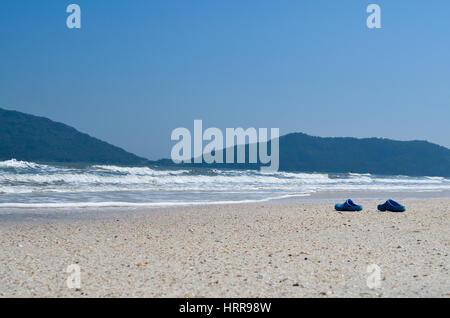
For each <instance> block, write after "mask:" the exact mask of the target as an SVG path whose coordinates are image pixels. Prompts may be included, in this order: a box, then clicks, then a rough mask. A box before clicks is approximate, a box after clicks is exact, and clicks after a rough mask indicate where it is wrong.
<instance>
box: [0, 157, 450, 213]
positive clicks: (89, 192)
mask: <svg viewBox="0 0 450 318" xmlns="http://www.w3.org/2000/svg"><path fill="white" fill-rule="evenodd" d="M358 191H359V192H361V193H386V192H388V193H389V192H403V193H409V194H411V196H412V197H414V194H419V193H435V194H436V193H437V194H439V193H442V194H443V195H442V196H443V197H445V196H447V194H448V193H450V179H446V178H443V177H409V176H379V175H371V174H357V173H342V174H327V173H302V172H281V171H280V172H274V173H263V172H260V171H257V170H221V169H211V168H182V167H176V166H172V167H163V166H151V167H119V166H112V165H89V166H70V165H61V164H58V165H51V164H38V163H33V162H26V161H17V160H14V159H12V160H8V161H1V162H0V208H14V207H17V208H22V207H25V208H27V207H30V208H32V207H39V208H45V207H52V208H57V207H104V206H112V207H120V206H163V205H183V204H211V203H240V202H242V203H245V202H266V201H272V200H281V199H289V198H308V197H312V196H314V195H317V194H320V193H330V192H332V193H334V194H336V193H337V194H339V195H338V196H337V197H340V196H341V195H340V194H342V198H346V194H347V193H350V192H358Z"/></svg>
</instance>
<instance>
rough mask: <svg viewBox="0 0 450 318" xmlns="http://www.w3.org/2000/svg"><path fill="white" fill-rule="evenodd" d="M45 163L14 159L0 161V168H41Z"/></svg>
mask: <svg viewBox="0 0 450 318" xmlns="http://www.w3.org/2000/svg"><path fill="white" fill-rule="evenodd" d="M45 167H47V166H46V165H41V164H37V163H34V162H28V161H19V160H16V159H11V160H6V161H0V169H42V168H45Z"/></svg>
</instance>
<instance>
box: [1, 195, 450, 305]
mask: <svg viewBox="0 0 450 318" xmlns="http://www.w3.org/2000/svg"><path fill="white" fill-rule="evenodd" d="M362 204H363V205H364V207H365V209H364V211H362V212H336V211H334V209H333V204H330V203H270V204H242V205H208V206H195V207H176V208H161V209H136V210H130V209H103V210H102V211H87V210H82V209H81V210H76V211H69V212H68V211H53V212H48V213H47V212H39V213H36V212H35V211H32V210H28V211H27V210H24V211H20V212H17V211H11V213H9V212H8V213H2V214H0V243H1V249H0V296H2V297H61V296H62V297H110V296H111V297H126V296H128V297H130V296H131V297H141V296H145V297H344V296H350V297H403V296H407V297H423V296H424V297H449V296H450V272H449V267H450V262H449V259H450V258H449V252H450V226H449V225H450V224H449V216H450V199H434V200H430V201H425V200H423V201H406V202H405V204H406V206H407V212H406V213H390V212H378V211H377V210H376V203H375V202H366V203H362ZM70 264H78V265H79V266H80V268H81V288H80V289H69V288H68V287H67V285H66V280H67V277H68V276H69V274H68V273H66V272H65V270H66V268H67V266H68V265H70ZM372 264H376V265H377V266H379V268H380V270H381V273H380V278H381V281H380V284H381V285H380V286H379V287H378V288H375V289H370V288H369V287H368V284H367V280H368V277H376V273H368V272H367V267H368V266H369V265H372ZM371 275H372V276H371ZM373 275H375V276H373ZM370 282H372V283H373V282H374V280H371V279H369V283H370ZM372 286H373V285H372Z"/></svg>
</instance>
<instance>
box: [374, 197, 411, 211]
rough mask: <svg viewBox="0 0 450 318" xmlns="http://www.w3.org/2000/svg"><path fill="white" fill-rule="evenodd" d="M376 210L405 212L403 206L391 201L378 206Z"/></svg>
mask: <svg viewBox="0 0 450 318" xmlns="http://www.w3.org/2000/svg"><path fill="white" fill-rule="evenodd" d="M378 210H380V211H383V212H384V211H391V212H405V211H406V207H405V206H404V205H401V204H400V203H398V202H395V201H394V200H392V199H389V200H387V201H386V202H385V203H383V204H379V205H378Z"/></svg>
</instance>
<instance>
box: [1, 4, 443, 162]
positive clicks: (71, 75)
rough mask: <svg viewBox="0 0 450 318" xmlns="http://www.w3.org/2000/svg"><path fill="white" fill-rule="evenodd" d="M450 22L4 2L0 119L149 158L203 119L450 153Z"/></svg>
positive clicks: (319, 11) (389, 12)
mask: <svg viewBox="0 0 450 318" xmlns="http://www.w3.org/2000/svg"><path fill="white" fill-rule="evenodd" d="M70 3H76V4H78V5H80V7H81V10H82V28H81V30H71V29H68V28H67V27H66V18H67V16H68V14H67V13H66V7H67V5H69V4H70ZM370 3H376V4H378V5H380V7H381V9H382V16H381V18H382V29H373V30H370V29H368V28H367V27H366V18H367V16H368V14H367V13H366V7H367V5H368V4H370ZM449 17H450V1H448V0H433V1H423V0H420V1H419V0H395V1H392V0H389V1H387V0H386V1H381V0H373V1H359V0H339V1H336V0H326V1H325V0H309V1H299V0H292V1H291V0H258V1H256V0H220V1H219V0H164V1H162V0H142V1H140V0H139V1H138V0H132V1H125V0H120V1H118V0H108V1H103V0H94V1H93V0H71V1H63V0H58V1H56V0H41V1H38V0H20V1H17V0H2V1H1V5H0V107H2V108H7V109H14V110H19V111H23V112H27V113H32V114H36V115H41V116H45V117H49V118H51V119H53V120H56V121H61V122H64V123H66V124H69V125H71V126H74V127H75V128H77V129H79V130H81V131H83V132H86V133H89V134H91V135H93V136H95V137H98V138H100V139H103V140H106V141H108V142H110V143H113V144H115V145H118V146H121V147H123V148H125V149H126V150H129V151H131V152H134V153H136V154H139V155H142V156H145V157H148V158H151V159H157V158H161V157H168V156H169V154H170V149H171V146H172V145H173V143H172V142H171V141H170V134H171V131H172V130H173V129H174V128H176V127H187V128H190V129H192V127H193V120H194V119H202V120H203V124H204V127H205V128H206V127H212V126H215V127H219V128H223V129H224V128H226V127H240V126H241V127H244V128H248V127H257V128H258V127H267V128H271V127H278V128H280V133H281V134H286V133H289V132H305V133H308V134H312V135H317V136H354V137H387V138H393V139H400V140H411V139H421V140H423V139H426V140H429V141H431V142H435V143H438V144H441V145H444V146H447V147H450V128H449V127H450V125H449V122H450V18H449Z"/></svg>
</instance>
